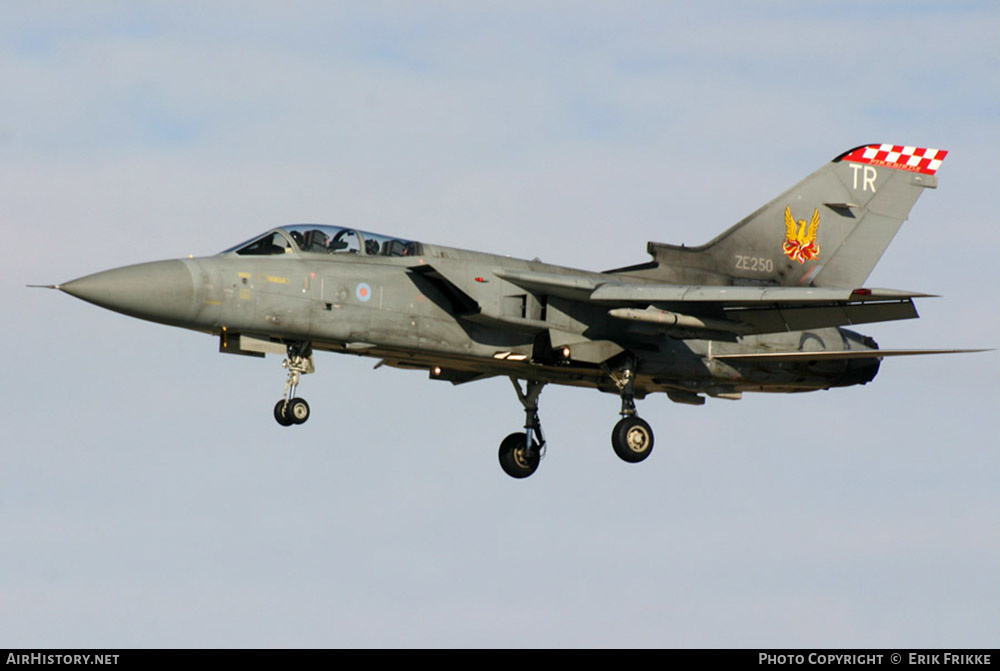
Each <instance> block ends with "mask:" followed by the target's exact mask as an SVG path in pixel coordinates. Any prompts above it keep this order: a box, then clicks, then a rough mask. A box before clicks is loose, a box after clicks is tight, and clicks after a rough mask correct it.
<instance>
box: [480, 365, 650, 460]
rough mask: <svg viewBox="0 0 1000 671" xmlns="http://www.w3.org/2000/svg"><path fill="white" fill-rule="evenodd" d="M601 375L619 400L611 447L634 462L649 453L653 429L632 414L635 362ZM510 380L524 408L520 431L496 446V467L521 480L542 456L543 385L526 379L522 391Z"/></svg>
mask: <svg viewBox="0 0 1000 671" xmlns="http://www.w3.org/2000/svg"><path fill="white" fill-rule="evenodd" d="M605 372H606V373H607V375H608V377H609V378H611V380H612V381H613V382H614V383H615V386H616V387H618V393H619V395H620V396H621V399H622V408H621V412H620V414H621V419H620V420H618V423H617V424H615V428H614V429H613V430H612V431H611V446H612V447H613V448H614V450H615V454H617V455H618V456H619V458H621V459H622V461H627V462H628V463H630V464H635V463H638V462H640V461H643V460H644V459H646V458H647V457H648V456H649V455H650V453H652V451H653V429H652V428H650V426H649V424H648V423H647V422H646V421H645V420H643V419H642V418H641V417H639V416H638V415H637V414H636V411H635V361H634V359H627V360H626V363H625V365H624V366H622V367H620V368H616V369H613V370H612V369H610V368H606V369H605ZM510 381H511V383H512V384H513V385H514V391H516V392H517V398H518V400H519V401H521V405H523V406H524V418H525V419H524V431H519V432H517V433H512V434H510V435H509V436H507V437H506V438H504V439H503V442H501V443H500V453H499V457H500V467H501V468H503V470H504V473H506V474H507V475H509V476H510V477H512V478H518V479H521V478H526V477H528V476H529V475H531V474H532V473H534V472H535V471H536V470H537V469H538V463H539V462H540V461H541V459H542V457H543V456H544V455H545V435H544V434H543V433H542V424H541V422H540V421H539V419H538V397H539V396H540V395H541V393H542V388H543V387H544V386H545V382H539V381H537V380H527V381H526V382H525V383H524V390H522V389H521V385H520V383H519V382H518V381H517V379H516V378H513V377H512V378H510Z"/></svg>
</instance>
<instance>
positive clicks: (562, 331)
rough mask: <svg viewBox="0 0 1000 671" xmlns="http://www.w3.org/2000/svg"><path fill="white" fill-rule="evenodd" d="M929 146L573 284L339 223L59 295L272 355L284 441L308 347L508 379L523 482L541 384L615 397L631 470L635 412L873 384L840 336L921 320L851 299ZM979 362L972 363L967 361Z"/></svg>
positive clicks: (123, 274)
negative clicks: (662, 404)
mask: <svg viewBox="0 0 1000 671" xmlns="http://www.w3.org/2000/svg"><path fill="white" fill-rule="evenodd" d="M946 154H947V152H946V151H943V150H939V149H927V148H920V147H906V146H898V145H886V144H882V145H878V144H873V145H865V146H861V147H857V148H855V149H851V150H850V151H847V152H844V153H843V154H841V155H839V156H837V157H836V158H835V159H833V161H831V162H830V163H827V164H826V165H824V166H823V167H821V168H820V169H819V170H817V171H816V172H814V173H813V174H811V175H810V176H808V177H806V178H805V179H804V180H802V181H801V182H799V183H798V184H796V185H795V186H793V187H792V188H790V189H789V190H788V191H786V192H785V193H783V194H781V195H780V196H778V197H777V198H775V199H774V200H772V201H771V202H769V203H767V204H766V205H764V206H763V207H762V208H760V209H759V210H757V211H756V212H754V213H753V214H751V215H750V216H748V217H747V218H746V219H744V220H743V221H741V222H739V223H738V224H736V225H735V226H733V227H731V228H730V229H729V230H727V231H725V232H724V233H722V234H721V235H720V236H718V237H717V238H715V239H714V240H712V241H711V242H708V243H707V244H704V245H701V246H699V247H685V246H675V245H668V244H662V243H659V242H650V243H648V245H647V251H648V252H649V254H650V255H651V256H652V259H651V260H650V261H648V262H646V263H641V264H638V265H634V266H628V267H625V268H617V269H614V270H607V271H604V272H591V271H584V270H575V269H571V268H565V267H561V266H554V265H550V264H547V263H541V262H539V261H537V260H535V261H525V260H520V259H512V258H509V257H506V256H501V255H498V254H487V253H482V252H473V251H466V250H461V249H454V248H451V247H443V246H440V245H435V244H429V243H424V242H416V241H414V240H407V239H404V238H397V237H393V236H390V235H382V234H376V233H369V232H366V231H361V230H357V229H354V228H347V227H341V226H326V225H319V224H295V225H290V226H281V227H279V228H275V229H273V230H271V231H268V232H266V233H264V234H263V235H260V236H258V237H255V238H253V239H251V240H249V241H248V242H244V243H241V244H238V245H236V246H234V247H232V248H230V249H227V250H225V251H224V252H221V253H220V254H217V255H215V256H207V257H202V258H190V259H179V260H171V261H156V262H153V263H143V264H140V265H133V266H127V267H123V268H116V269H113V270H107V271H104V272H100V273H96V274H93V275H88V276H86V277H81V278H79V279H76V280H73V281H71V282H66V283H65V284H60V285H57V286H54V287H52V288H56V289H60V290H62V291H64V292H66V293H68V294H70V295H72V296H76V297H77V298H80V299H83V300H85V301H88V302H91V303H94V304H96V305H99V306H101V307H104V308H107V309H109V310H114V311H116V312H120V313H123V314H126V315H130V316H133V317H138V318H140V319H146V320H149V321H153V322H158V323H161V324H167V325H170V326H179V327H182V328H187V329H192V330H195V331H201V332H204V333H209V334H212V335H214V336H216V337H217V338H218V341H219V350H220V351H221V352H227V353H232V354H243V355H250V356H259V357H263V356H264V354H265V353H276V354H282V355H285V357H286V358H285V359H284V361H283V364H282V365H283V366H284V368H286V369H287V371H288V373H287V382H286V384H285V393H284V397H283V398H282V399H281V400H279V401H278V402H277V404H276V405H275V406H274V418H275V420H277V422H278V424H280V425H282V426H286V427H287V426H292V425H296V424H301V423H303V422H305V421H306V420H307V419H308V418H309V413H310V410H309V405H308V403H306V401H305V400H304V399H302V398H300V397H299V396H297V395H296V392H297V388H298V385H299V380H300V377H301V376H302V375H303V374H306V373H312V372H313V370H314V366H313V354H314V352H316V351H317V350H321V351H328V352H342V353H350V354H356V355H362V356H369V357H373V358H376V359H378V360H379V361H378V364H377V365H376V368H378V367H379V366H382V365H387V366H393V367H398V368H410V369H418V370H422V371H427V372H428V373H429V375H430V377H431V379H435V380H447V381H449V382H452V383H453V384H462V383H465V382H471V381H473V380H481V379H484V378H489V377H496V376H503V377H507V378H509V379H510V380H511V382H512V383H513V385H514V389H515V390H516V392H517V398H518V400H519V401H520V402H521V404H522V405H523V406H524V413H525V423H524V429H523V430H521V431H517V432H515V433H512V434H510V435H509V436H507V437H506V438H504V439H503V441H502V442H501V443H500V450H499V457H500V465H501V466H502V467H503V470H504V471H505V472H506V473H507V474H508V475H510V476H512V477H515V478H524V477H527V476H529V475H531V474H532V473H534V472H535V469H536V468H537V467H538V464H539V460H540V459H541V457H542V455H543V453H544V450H545V446H546V442H545V436H544V434H543V433H542V426H541V422H540V421H539V417H538V402H539V395H540V394H541V391H542V389H543V388H544V387H545V385H547V384H550V383H553V384H565V385H575V386H580V387H592V388H595V389H599V390H601V391H604V392H609V393H612V394H617V395H618V396H619V397H620V398H621V410H620V413H619V414H620V415H621V419H620V421H618V423H617V424H616V425H615V427H614V429H613V430H612V434H611V443H612V446H613V447H614V450H615V452H616V453H617V454H618V456H619V457H621V458H622V459H623V460H624V461H626V462H631V463H635V462H639V461H642V460H644V459H646V458H647V457H648V456H649V455H650V453H651V452H652V450H653V430H652V429H651V428H650V426H649V424H647V423H646V422H645V421H644V420H642V419H641V418H640V417H639V416H638V415H637V414H636V404H635V401H636V400H637V399H642V398H645V397H646V396H647V395H649V394H652V393H655V392H663V393H665V394H666V395H667V397H668V398H670V399H671V400H672V401H676V402H678V403H687V404H692V405H701V404H703V403H705V397H706V396H709V397H713V398H723V399H738V398H740V397H741V395H742V394H743V393H744V392H751V391H760V392H802V391H813V390H817V389H829V388H831V387H845V386H849V385H855V384H866V383H868V382H870V381H871V380H872V379H873V378H874V377H875V375H876V373H877V372H878V369H879V364H880V362H881V360H882V359H883V358H884V357H887V356H899V355H907V354H936V353H946V352H955V351H959V350H883V349H878V346H877V345H876V344H875V341H874V340H872V338H870V337H867V336H864V335H861V334H858V333H855V332H854V331H851V330H848V329H846V328H844V326H848V325H852V326H853V325H856V324H865V323H870V322H881V321H891V320H896V319H910V318H914V317H917V311H916V309H915V308H914V304H913V299H915V298H920V297H925V296H928V294H922V293H915V292H912V291H899V290H892V289H873V288H866V287H864V282H865V280H866V279H867V278H868V276H869V274H870V273H871V271H872V269H873V268H874V267H875V264H876V263H877V262H878V260H879V257H881V256H882V253H883V252H884V251H885V249H886V247H887V246H888V245H889V243H890V241H891V240H892V238H893V236H894V235H895V234H896V231H897V230H898V229H899V227H900V226H901V225H902V223H903V221H904V220H905V219H906V218H907V216H908V214H909V212H910V208H911V207H912V206H913V204H914V202H916V200H917V197H919V196H920V194H921V193H922V192H923V191H924V189H933V188H935V187H936V186H937V177H936V173H937V170H938V168H939V167H940V165H941V162H942V160H943V159H944V158H945V155H946ZM963 351H974V350H963Z"/></svg>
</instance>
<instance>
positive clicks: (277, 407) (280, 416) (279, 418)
mask: <svg viewBox="0 0 1000 671" xmlns="http://www.w3.org/2000/svg"><path fill="white" fill-rule="evenodd" d="M274 421H276V422H277V423H278V424H281V425H282V426H291V425H292V420H290V419H288V417H286V416H285V400H284V399H281V400H280V401H278V402H277V403H275V404H274Z"/></svg>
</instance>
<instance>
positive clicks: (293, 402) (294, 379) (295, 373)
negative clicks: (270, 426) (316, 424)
mask: <svg viewBox="0 0 1000 671" xmlns="http://www.w3.org/2000/svg"><path fill="white" fill-rule="evenodd" d="M281 367H282V368H285V369H287V370H288V379H287V380H286V381H285V397H284V398H283V399H281V400H280V401H278V402H277V403H276V404H275V405H274V419H275V421H276V422H278V424H280V425H281V426H291V425H292V424H302V423H304V422H305V421H306V420H307V419H309V404H308V403H306V400H305V399H304V398H297V397H296V396H295V390H296V389H297V388H298V386H299V376H301V375H306V374H308V373H312V372H313V371H315V370H316V369H315V368H314V367H313V360H312V346H311V345H310V344H309V343H291V344H289V345H288V358H287V359H285V360H284V361H282V362H281Z"/></svg>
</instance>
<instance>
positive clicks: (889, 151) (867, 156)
mask: <svg viewBox="0 0 1000 671" xmlns="http://www.w3.org/2000/svg"><path fill="white" fill-rule="evenodd" d="M947 155H948V151H947V150H945V149H924V148H922V147H903V146H900V145H897V144H870V145H868V146H867V147H858V148H857V149H855V150H853V151H851V152H850V153H848V154H846V155H845V156H844V157H843V160H845V161H854V162H856V163H870V164H872V165H880V166H885V167H887V168H896V169H898V170H909V171H910V172H922V173H924V174H925V175H933V174H934V173H936V172H937V170H938V168H940V167H941V162H942V161H944V157H945V156H947Z"/></svg>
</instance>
